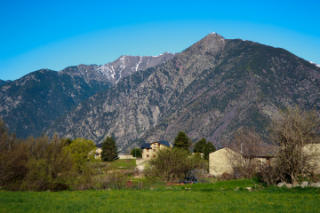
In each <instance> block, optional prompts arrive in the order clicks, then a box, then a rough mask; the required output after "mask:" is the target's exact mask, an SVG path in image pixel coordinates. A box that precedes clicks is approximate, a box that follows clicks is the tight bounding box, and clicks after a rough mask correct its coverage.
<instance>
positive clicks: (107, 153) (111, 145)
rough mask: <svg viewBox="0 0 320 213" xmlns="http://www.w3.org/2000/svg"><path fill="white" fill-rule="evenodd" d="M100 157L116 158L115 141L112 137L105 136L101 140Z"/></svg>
mask: <svg viewBox="0 0 320 213" xmlns="http://www.w3.org/2000/svg"><path fill="white" fill-rule="evenodd" d="M101 159H102V160H103V161H114V160H116V159H118V151H117V146H116V142H115V140H114V139H113V138H112V137H107V138H106V139H105V140H104V141H103V143H102V153H101Z"/></svg>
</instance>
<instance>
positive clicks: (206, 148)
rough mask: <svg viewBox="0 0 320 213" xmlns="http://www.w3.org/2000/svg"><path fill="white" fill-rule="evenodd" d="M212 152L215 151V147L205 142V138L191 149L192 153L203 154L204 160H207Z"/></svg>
mask: <svg viewBox="0 0 320 213" xmlns="http://www.w3.org/2000/svg"><path fill="white" fill-rule="evenodd" d="M214 151H216V147H215V146H214V145H213V144H212V143H211V142H209V141H208V142H207V140H206V139H205V138H202V139H201V140H199V141H198V142H197V143H196V145H195V146H194V149H193V152H198V153H203V155H204V159H206V160H208V159H209V154H210V153H211V152H214Z"/></svg>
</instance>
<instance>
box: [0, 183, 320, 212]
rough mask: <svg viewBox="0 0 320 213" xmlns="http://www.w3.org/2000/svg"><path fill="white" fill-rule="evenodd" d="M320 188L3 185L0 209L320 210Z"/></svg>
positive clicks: (61, 210) (102, 210) (203, 185)
mask: <svg viewBox="0 0 320 213" xmlns="http://www.w3.org/2000/svg"><path fill="white" fill-rule="evenodd" d="M246 187H252V188H253V191H248V190H247V189H246ZM319 193H320V190H319V189H311V188H306V189H301V188H300V189H299V188H297V189H290V190H289V189H278V188H275V187H267V188H264V187H262V186H261V185H259V184H257V183H255V182H254V181H251V180H240V181H239V180H238V181H224V182H216V183H211V184H208V183H206V184H193V185H183V186H160V187H157V188H149V189H145V190H130V189H127V190H105V191H103V190H99V191H92V190H90V191H63V192H8V191H0V212H10V213H11V212H24V213H26V212H150V213H151V212H183V213H187V212H193V213H194V212H263V213H265V212H319V211H320V194H319Z"/></svg>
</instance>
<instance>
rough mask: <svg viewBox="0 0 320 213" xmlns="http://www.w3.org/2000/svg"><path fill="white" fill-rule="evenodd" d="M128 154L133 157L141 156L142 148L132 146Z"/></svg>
mask: <svg viewBox="0 0 320 213" xmlns="http://www.w3.org/2000/svg"><path fill="white" fill-rule="evenodd" d="M130 154H131V155H132V156H133V157H136V158H141V157H142V150H141V149H140V148H134V149H132V150H131V152H130Z"/></svg>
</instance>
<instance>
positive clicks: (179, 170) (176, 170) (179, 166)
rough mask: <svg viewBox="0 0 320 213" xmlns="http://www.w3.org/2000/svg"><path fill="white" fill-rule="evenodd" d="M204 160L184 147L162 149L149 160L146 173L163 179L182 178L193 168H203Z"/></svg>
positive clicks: (174, 179)
mask: <svg viewBox="0 0 320 213" xmlns="http://www.w3.org/2000/svg"><path fill="white" fill-rule="evenodd" d="M205 166H206V164H205V162H204V161H203V160H202V159H201V158H199V157H198V156H196V155H195V156H192V155H190V154H189V152H188V151H186V150H184V149H177V148H173V149H164V150H160V151H159V152H158V155H157V158H155V159H153V160H151V161H150V168H149V169H148V170H147V175H149V176H155V177H160V178H161V179H163V180H165V181H177V180H181V179H184V178H186V177H187V176H188V174H190V172H191V171H192V170H194V169H204V168H205Z"/></svg>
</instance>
